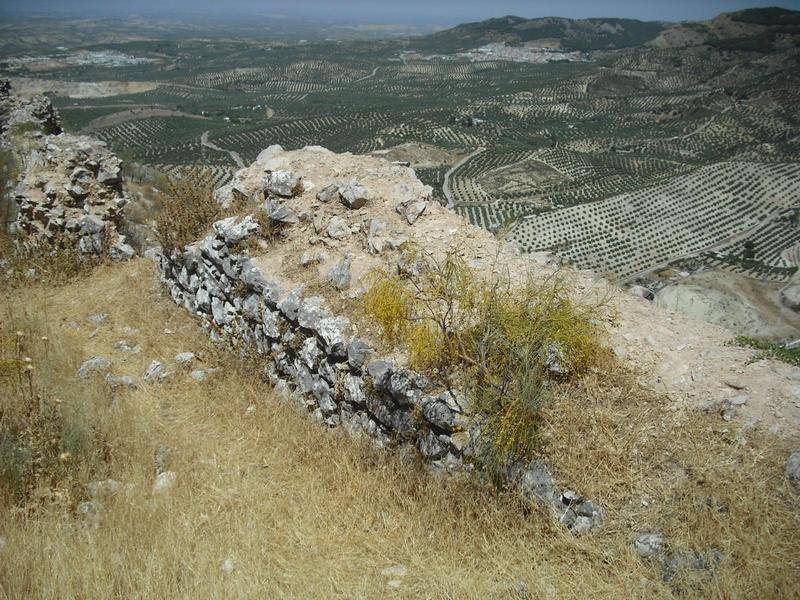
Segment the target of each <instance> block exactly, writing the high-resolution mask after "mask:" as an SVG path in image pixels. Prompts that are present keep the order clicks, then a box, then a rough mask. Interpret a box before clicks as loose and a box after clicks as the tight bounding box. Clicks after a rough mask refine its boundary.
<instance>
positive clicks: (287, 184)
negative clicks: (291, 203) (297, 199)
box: [264, 171, 303, 198]
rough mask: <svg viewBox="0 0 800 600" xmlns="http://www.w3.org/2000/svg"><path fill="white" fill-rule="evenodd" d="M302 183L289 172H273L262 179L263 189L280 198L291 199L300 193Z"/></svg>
mask: <svg viewBox="0 0 800 600" xmlns="http://www.w3.org/2000/svg"><path fill="white" fill-rule="evenodd" d="M302 185H303V184H302V182H301V181H300V178H299V177H297V176H296V175H295V174H294V173H292V172H291V171H273V172H271V173H268V174H267V176H266V177H265V178H264V187H265V189H266V190H267V191H268V192H269V193H271V194H275V195H276V196H281V197H282V198H293V197H294V196H297V195H298V194H299V193H300V192H302V190H303V188H302Z"/></svg>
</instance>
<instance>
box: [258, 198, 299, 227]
mask: <svg viewBox="0 0 800 600" xmlns="http://www.w3.org/2000/svg"><path fill="white" fill-rule="evenodd" d="M262 208H263V210H264V212H266V213H267V216H268V217H269V218H270V219H272V220H273V221H276V222H278V223H285V224H287V225H293V224H296V223H299V222H300V217H298V216H297V213H295V212H294V211H293V210H292V209H290V208H289V207H287V206H286V205H285V204H283V203H281V202H276V201H274V200H272V199H268V200H267V201H266V202H264V204H263V206H262Z"/></svg>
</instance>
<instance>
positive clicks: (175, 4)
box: [0, 0, 800, 24]
mask: <svg viewBox="0 0 800 600" xmlns="http://www.w3.org/2000/svg"><path fill="white" fill-rule="evenodd" d="M754 6H783V7H785V8H791V9H795V10H800V0H784V1H780V0H777V1H776V0H771V1H769V0H768V1H766V2H759V1H758V0H742V1H740V0H660V1H653V0H561V1H558V2H554V1H553V0H545V1H542V0H527V1H526V0H339V1H332V0H139V1H137V0H0V11H3V12H18V11H22V12H41V13H50V14H54V15H55V14H59V15H63V14H70V15H71V16H73V15H77V16H85V17H90V18H91V17H100V16H107V15H109V14H136V15H139V16H148V15H150V16H154V17H162V16H165V15H169V14H175V15H182V16H189V15H193V16H214V17H220V16H223V15H230V16H237V17H238V16H245V15H250V16H270V15H272V16H280V17H289V18H292V17H294V18H315V19H323V20H336V21H364V22H394V21H417V22H437V23H444V24H456V23H462V22H465V21H475V20H481V19H485V18H488V17H493V16H501V15H506V14H515V15H519V16H523V17H541V16H562V17H575V18H580V17H631V18H637V19H643V20H667V21H679V20H692V19H694V20H701V19H708V18H710V17H713V16H715V15H717V14H718V13H721V12H728V11H732V10H739V9H742V8H749V7H754Z"/></svg>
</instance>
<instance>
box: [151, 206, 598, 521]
mask: <svg viewBox="0 0 800 600" xmlns="http://www.w3.org/2000/svg"><path fill="white" fill-rule="evenodd" d="M258 231H259V225H258V223H257V222H256V221H255V219H253V218H252V217H250V216H248V217H245V218H244V219H238V218H237V217H231V218H228V219H224V220H222V221H218V222H217V223H215V224H214V233H213V234H212V235H210V236H208V237H206V238H205V239H203V240H202V241H199V242H197V243H195V244H193V245H190V246H187V247H186V249H185V250H184V251H182V252H181V251H178V250H174V251H172V253H171V254H170V255H169V256H166V255H164V254H161V255H160V256H159V257H158V261H159V269H160V273H161V278H162V281H163V282H164V284H165V285H166V286H167V288H168V289H169V292H170V294H171V296H172V298H173V299H174V301H175V302H176V303H178V304H180V305H183V306H184V307H185V308H186V309H187V310H189V311H190V312H192V313H194V314H196V315H198V316H200V317H201V318H203V319H204V320H205V321H206V322H207V323H208V324H209V326H210V327H211V331H212V336H220V337H226V338H228V339H230V340H231V341H233V342H235V343H237V344H241V343H245V344H247V345H248V346H249V347H250V348H251V349H252V350H254V351H255V352H256V353H257V354H258V355H260V356H263V357H264V365H265V367H264V368H265V374H266V375H267V376H268V377H269V378H270V379H271V380H272V382H273V384H274V385H275V386H276V389H277V390H278V392H279V393H280V394H282V395H283V396H284V397H285V398H287V399H288V398H293V399H295V400H296V401H297V402H299V403H300V404H301V405H302V406H303V407H305V408H306V409H307V410H308V411H309V412H310V413H311V414H312V415H313V416H314V417H315V418H316V419H318V420H319V421H321V422H324V423H326V424H327V425H329V426H331V427H334V426H341V427H344V428H345V429H346V430H347V431H348V432H349V433H350V434H352V435H354V436H359V435H366V436H368V437H369V438H371V439H372V440H374V442H375V443H376V444H378V445H380V446H382V447H385V446H399V445H410V446H413V447H414V448H416V450H417V451H418V452H419V453H420V455H421V456H422V457H424V458H425V459H426V460H427V461H429V462H430V464H431V465H432V466H433V467H434V468H435V469H438V470H442V471H446V472H457V471H473V470H477V471H478V472H481V471H482V467H483V464H484V463H485V462H486V461H485V460H484V458H483V457H486V456H487V444H490V441H489V440H487V439H485V436H484V437H482V436H481V434H480V423H479V420H477V419H475V418H474V417H473V416H471V415H470V414H469V411H468V406H467V404H466V401H465V398H464V397H463V395H462V394H460V393H459V392H457V391H454V390H436V389H435V388H434V385H433V383H432V382H431V381H429V380H428V379H427V378H425V377H424V376H422V375H420V374H419V373H415V372H413V371H411V370H409V369H407V368H402V367H398V366H396V364H395V363H393V362H392V361H391V360H388V359H386V358H383V357H380V356H376V355H375V353H374V352H373V351H372V349H370V348H369V346H368V345H367V344H366V343H365V342H364V341H363V340H361V339H360V338H358V337H357V336H355V335H353V334H352V331H353V329H352V326H351V324H350V322H349V321H348V319H347V318H345V317H343V316H341V315H335V314H332V313H331V312H330V311H328V310H327V309H326V308H325V306H324V301H323V300H322V298H319V297H316V296H306V295H304V293H303V289H302V287H297V288H294V289H290V290H284V289H281V286H280V285H279V284H278V283H277V280H278V278H277V277H276V276H277V275H278V274H270V273H265V272H262V271H261V270H259V269H257V268H256V267H255V266H254V264H253V262H252V261H251V259H250V258H249V257H248V256H247V255H245V254H237V253H236V245H237V244H239V243H241V242H242V241H244V240H245V239H247V238H248V237H250V236H252V235H254V234H256V233H257V232H258ZM501 477H502V478H504V480H505V483H506V484H508V485H509V486H513V487H516V488H518V489H519V491H520V493H521V494H522V495H523V496H524V497H525V498H526V499H528V500H531V501H533V500H535V501H538V502H539V503H540V504H542V505H544V506H546V507H548V508H549V509H550V510H552V511H553V512H554V513H555V515H556V517H557V518H558V519H560V520H561V522H563V523H564V524H565V525H567V526H568V527H570V528H571V529H572V530H573V531H575V532H580V531H588V530H591V529H594V528H596V527H598V526H599V525H600V524H601V522H602V515H601V512H600V509H599V508H598V507H597V505H595V504H594V503H592V502H588V501H585V500H584V499H583V498H582V497H581V496H580V495H579V494H577V493H575V492H572V491H570V490H563V491H562V490H559V489H558V488H556V486H555V484H554V481H553V478H552V476H551V475H550V473H549V471H548V470H547V468H546V467H545V465H544V464H543V463H542V462H541V461H539V460H536V461H533V462H531V463H527V464H521V463H513V464H509V465H508V466H507V468H506V469H505V470H504V471H503V473H502V475H501Z"/></svg>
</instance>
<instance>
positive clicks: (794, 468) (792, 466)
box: [786, 449, 800, 486]
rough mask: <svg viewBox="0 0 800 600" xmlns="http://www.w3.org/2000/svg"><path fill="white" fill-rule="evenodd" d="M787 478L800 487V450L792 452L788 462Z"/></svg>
mask: <svg viewBox="0 0 800 600" xmlns="http://www.w3.org/2000/svg"><path fill="white" fill-rule="evenodd" d="M786 477H788V478H789V481H791V482H792V483H794V484H795V485H798V486H800V449H798V450H795V451H794V452H792V454H791V455H790V456H789V459H788V460H787V461H786Z"/></svg>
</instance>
